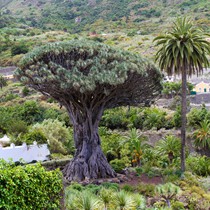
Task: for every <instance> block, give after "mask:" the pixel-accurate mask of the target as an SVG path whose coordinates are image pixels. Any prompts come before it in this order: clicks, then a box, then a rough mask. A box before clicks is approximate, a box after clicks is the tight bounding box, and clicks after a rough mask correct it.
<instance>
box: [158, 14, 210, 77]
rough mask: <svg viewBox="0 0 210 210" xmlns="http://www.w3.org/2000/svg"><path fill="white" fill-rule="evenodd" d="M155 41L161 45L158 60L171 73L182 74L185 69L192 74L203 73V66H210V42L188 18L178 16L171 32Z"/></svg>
mask: <svg viewBox="0 0 210 210" xmlns="http://www.w3.org/2000/svg"><path fill="white" fill-rule="evenodd" d="M154 41H156V45H158V46H161V47H160V49H159V50H158V52H157V53H156V61H158V62H159V66H160V68H161V69H164V70H165V71H167V73H168V74H170V75H171V74H173V73H174V74H181V72H182V71H183V70H184V71H186V74H188V75H189V76H191V75H192V74H195V73H197V74H198V73H199V72H201V73H202V71H203V67H208V66H209V61H208V58H207V54H210V43H209V42H208V41H207V40H206V39H205V34H203V32H202V30H201V29H199V28H195V27H194V26H193V24H192V21H191V20H189V19H187V18H178V19H177V21H176V22H175V23H174V25H173V27H172V30H171V32H167V33H166V34H164V35H160V36H158V37H156V38H155V39H154Z"/></svg>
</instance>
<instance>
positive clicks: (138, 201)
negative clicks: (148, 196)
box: [132, 194, 146, 210]
mask: <svg viewBox="0 0 210 210" xmlns="http://www.w3.org/2000/svg"><path fill="white" fill-rule="evenodd" d="M132 198H133V200H134V202H135V205H136V208H135V209H136V210H141V209H145V207H146V200H145V198H144V197H143V196H142V195H140V194H134V195H132Z"/></svg>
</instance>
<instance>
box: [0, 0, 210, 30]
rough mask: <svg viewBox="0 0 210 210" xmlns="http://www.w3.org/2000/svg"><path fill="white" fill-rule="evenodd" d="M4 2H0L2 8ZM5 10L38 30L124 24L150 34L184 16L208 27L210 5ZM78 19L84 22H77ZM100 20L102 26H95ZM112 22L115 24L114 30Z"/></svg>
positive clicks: (34, 4) (36, 0)
mask: <svg viewBox="0 0 210 210" xmlns="http://www.w3.org/2000/svg"><path fill="white" fill-rule="evenodd" d="M3 2H4V1H0V8H1V6H2V5H3V4H4V3H3ZM5 8H7V9H9V10H10V11H11V14H12V16H16V17H18V18H22V21H24V23H26V24H30V25H32V26H37V27H44V28H46V27H47V28H54V29H55V28H56V29H63V28H67V29H68V30H69V31H71V32H80V31H87V30H88V31H91V30H95V29H100V30H103V31H104V30H110V31H112V30H114V31H116V30H118V25H117V24H119V26H121V24H123V28H125V29H129V28H134V26H136V25H137V26H138V25H139V24H141V25H143V26H142V27H143V29H144V30H148V28H150V30H149V31H146V32H151V31H160V30H161V29H162V26H164V25H166V24H167V22H168V21H169V20H170V19H171V18H174V17H176V16H179V15H185V14H188V15H191V16H193V17H194V18H196V19H199V20H200V19H202V20H203V21H205V22H208V24H209V11H210V3H209V1H208V0H200V1H198V0H185V1H184V0H173V1H172V0H165V1H164V0H150V1H146V0H118V1H114V0H75V1H65V0H59V1H58V0H45V1H44V0H25V1H23V0H13V1H11V2H10V3H9V4H7V5H6V6H5V7H4V9H5ZM78 17H79V18H81V22H80V23H75V18H78ZM102 20H103V21H102ZM98 21H99V23H101V24H99V25H98V27H95V26H96V25H97V22H98ZM100 21H102V22H100ZM110 21H111V22H112V21H114V22H115V24H114V23H113V24H111V25H112V27H110ZM119 21H120V23H118V22H119ZM159 21H161V24H158V23H159ZM134 23H135V24H134ZM145 23H146V24H145ZM92 24H94V25H92ZM113 25H115V26H113ZM145 25H146V26H145ZM157 25H159V26H157ZM93 26H94V27H93ZM160 26H161V27H160Z"/></svg>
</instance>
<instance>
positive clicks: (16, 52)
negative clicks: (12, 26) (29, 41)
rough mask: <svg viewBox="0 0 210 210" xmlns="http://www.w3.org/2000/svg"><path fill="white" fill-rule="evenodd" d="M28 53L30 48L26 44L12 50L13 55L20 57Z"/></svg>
mask: <svg viewBox="0 0 210 210" xmlns="http://www.w3.org/2000/svg"><path fill="white" fill-rule="evenodd" d="M27 52H28V47H27V46H26V45H25V44H24V43H20V44H15V45H13V46H12V48H11V54H12V55H13V56H14V55H19V54H26V53H27Z"/></svg>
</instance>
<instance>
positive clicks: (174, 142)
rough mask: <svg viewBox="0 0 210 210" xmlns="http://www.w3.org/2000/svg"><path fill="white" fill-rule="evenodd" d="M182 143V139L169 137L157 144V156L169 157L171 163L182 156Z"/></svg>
mask: <svg viewBox="0 0 210 210" xmlns="http://www.w3.org/2000/svg"><path fill="white" fill-rule="evenodd" d="M180 148H181V143H180V139H179V138H177V137H176V136H173V135H168V136H166V137H165V138H163V139H161V140H160V141H158V142H157V146H156V149H157V154H158V155H159V156H164V155H167V156H168V159H169V163H170V164H171V163H172V161H173V160H174V159H175V158H176V157H178V156H179V155H180Z"/></svg>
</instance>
